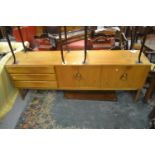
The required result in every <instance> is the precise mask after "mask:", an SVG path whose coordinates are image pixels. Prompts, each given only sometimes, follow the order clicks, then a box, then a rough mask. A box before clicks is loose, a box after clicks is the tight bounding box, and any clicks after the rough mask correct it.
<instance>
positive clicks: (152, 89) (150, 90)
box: [144, 74, 155, 102]
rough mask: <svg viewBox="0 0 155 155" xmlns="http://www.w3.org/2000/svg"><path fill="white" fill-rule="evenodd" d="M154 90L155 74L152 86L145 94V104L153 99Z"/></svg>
mask: <svg viewBox="0 0 155 155" xmlns="http://www.w3.org/2000/svg"><path fill="white" fill-rule="evenodd" d="M154 89H155V74H154V75H153V79H152V81H151V84H150V86H149V88H148V89H147V91H146V93H145V96H144V101H145V102H147V101H148V99H150V98H151V97H152V94H153V91H154Z"/></svg>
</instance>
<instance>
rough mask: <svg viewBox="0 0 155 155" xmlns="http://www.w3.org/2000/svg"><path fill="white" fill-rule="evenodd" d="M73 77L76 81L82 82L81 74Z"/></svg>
mask: <svg viewBox="0 0 155 155" xmlns="http://www.w3.org/2000/svg"><path fill="white" fill-rule="evenodd" d="M73 77H74V78H75V79H76V80H78V81H80V80H81V74H80V73H76V74H74V75H73Z"/></svg>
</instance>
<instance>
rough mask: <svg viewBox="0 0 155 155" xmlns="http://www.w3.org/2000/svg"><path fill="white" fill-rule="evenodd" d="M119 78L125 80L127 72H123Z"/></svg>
mask: <svg viewBox="0 0 155 155" xmlns="http://www.w3.org/2000/svg"><path fill="white" fill-rule="evenodd" d="M120 79H121V80H122V81H126V80H127V79H128V74H127V73H123V74H122V75H121V77H120Z"/></svg>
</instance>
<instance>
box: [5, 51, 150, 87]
mask: <svg viewBox="0 0 155 155" xmlns="http://www.w3.org/2000/svg"><path fill="white" fill-rule="evenodd" d="M138 53H139V51H130V50H128V51H127V50H113V51H111V50H96V51H87V60H86V64H83V63H82V62H83V55H84V53H83V51H70V52H67V51H65V52H64V58H65V64H63V63H62V61H61V55H60V51H48V52H47V51H38V52H26V53H24V52H19V53H16V59H17V64H13V58H10V60H9V61H8V62H7V64H6V69H7V71H8V73H9V74H10V76H11V79H12V80H13V83H14V85H15V86H16V87H17V88H19V89H54V90H140V89H141V88H142V87H143V85H144V83H145V80H146V78H147V75H148V72H149V70H150V63H149V61H148V59H147V58H146V57H145V56H144V55H143V54H142V56H141V61H142V63H137V60H138Z"/></svg>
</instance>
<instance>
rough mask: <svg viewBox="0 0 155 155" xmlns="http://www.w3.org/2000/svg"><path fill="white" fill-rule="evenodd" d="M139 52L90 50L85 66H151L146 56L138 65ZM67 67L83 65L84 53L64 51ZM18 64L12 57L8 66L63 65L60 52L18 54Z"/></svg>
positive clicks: (143, 56)
mask: <svg viewBox="0 0 155 155" xmlns="http://www.w3.org/2000/svg"><path fill="white" fill-rule="evenodd" d="M138 54H139V51H138V50H137V51H130V50H88V51H87V60H86V64H84V65H150V62H149V60H148V59H147V58H146V57H145V55H144V54H142V56H141V61H142V63H140V64H138V63H137V61H138ZM64 58H65V65H83V63H82V62H83V59H84V51H70V52H67V51H64ZM16 59H17V64H13V57H11V58H10V59H9V60H8V62H7V64H6V65H7V66H16V67H17V66H18V65H19V66H25V65H26V66H27V65H32V66H39V65H40V66H42V65H47V66H48V65H63V64H62V61H61V54H60V51H35V52H26V53H24V52H18V53H16Z"/></svg>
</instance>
